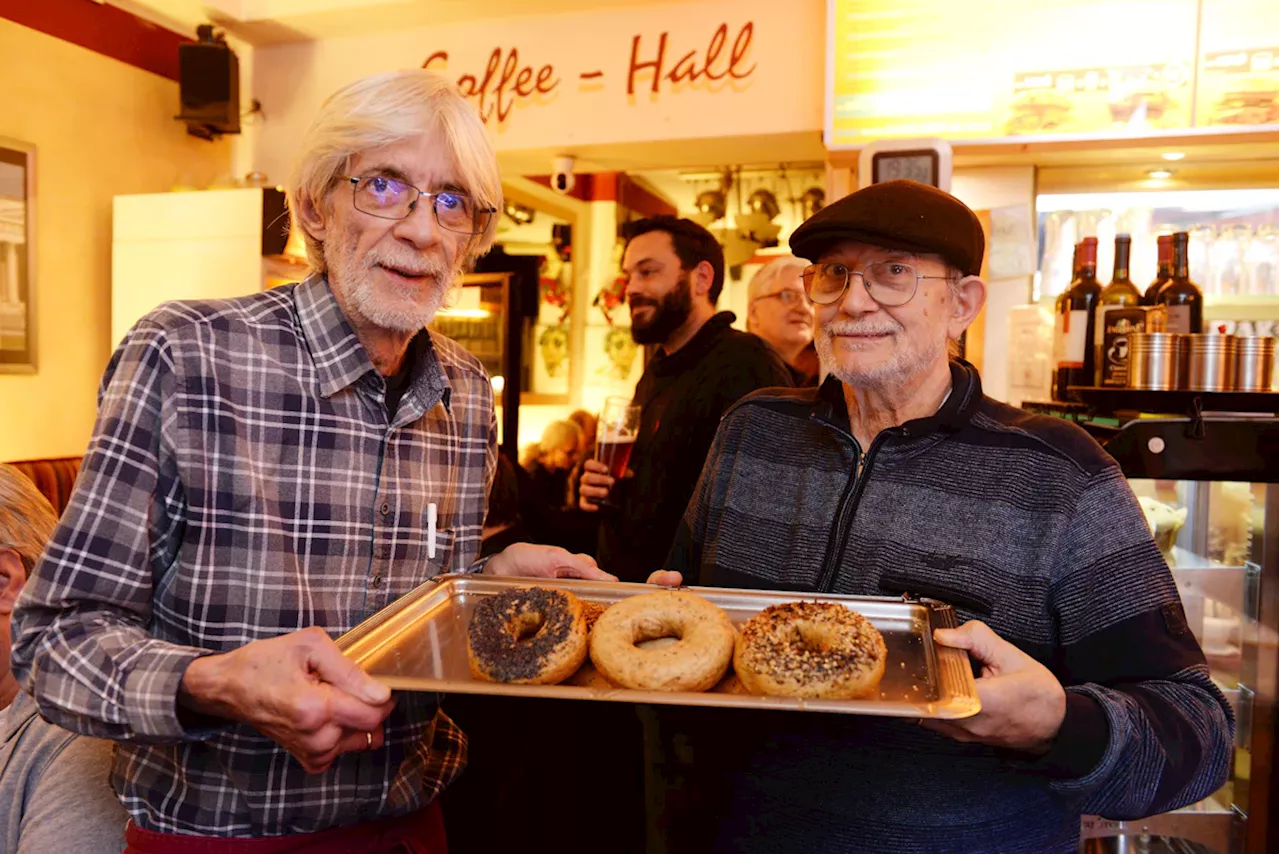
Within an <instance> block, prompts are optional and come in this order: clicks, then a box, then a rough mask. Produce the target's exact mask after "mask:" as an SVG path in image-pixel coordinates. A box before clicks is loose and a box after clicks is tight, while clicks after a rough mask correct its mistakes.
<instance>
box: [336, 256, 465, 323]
mask: <svg viewBox="0 0 1280 854" xmlns="http://www.w3.org/2000/svg"><path fill="white" fill-rule="evenodd" d="M324 255H325V264H326V266H327V267H328V270H329V283H330V286H331V287H333V288H334V289H335V290H337V289H341V291H342V294H343V296H344V297H345V298H346V302H347V305H348V309H349V310H350V311H351V312H352V313H353V314H355V315H356V316H357V317H359V318H362V319H363V320H365V321H367V322H368V323H370V324H371V325H373V326H376V327H378V328H379V329H388V330H392V331H395V332H417V331H418V330H419V329H422V328H424V327H425V326H426V325H427V324H429V323H430V322H431V320H432V319H433V318H434V317H435V315H436V312H437V311H439V310H440V308H441V307H442V306H443V305H444V304H445V298H446V297H447V296H448V295H449V292H450V289H451V288H452V286H453V283H454V282H455V281H456V280H457V278H458V276H459V275H460V274H461V272H462V266H461V264H455V265H454V266H453V267H450V266H449V265H447V264H445V263H444V262H442V261H439V260H437V259H435V258H433V257H430V256H428V257H427V258H417V257H413V256H412V255H401V254H399V253H380V252H377V251H372V252H370V253H368V254H367V255H365V256H364V258H362V259H360V260H358V261H357V260H356V258H355V246H354V244H351V245H348V246H344V247H342V248H340V249H339V248H334V247H333V244H332V242H329V243H326V244H325V247H324ZM379 264H387V265H390V266H402V267H404V268H406V269H414V270H425V271H426V272H427V274H428V275H429V276H431V278H432V279H433V280H434V282H433V284H434V287H433V288H432V289H431V291H430V293H429V295H428V299H427V300H426V302H425V303H419V302H409V303H407V304H404V303H399V304H395V305H391V304H388V303H386V302H384V301H382V300H380V299H379V298H378V292H377V288H376V286H375V285H374V282H373V277H374V275H375V268H376V267H377V266H378V265H379Z"/></svg>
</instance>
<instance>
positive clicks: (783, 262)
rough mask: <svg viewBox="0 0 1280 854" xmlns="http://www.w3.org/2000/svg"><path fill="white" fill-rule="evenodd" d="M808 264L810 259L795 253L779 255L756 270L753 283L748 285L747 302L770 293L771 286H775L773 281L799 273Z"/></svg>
mask: <svg viewBox="0 0 1280 854" xmlns="http://www.w3.org/2000/svg"><path fill="white" fill-rule="evenodd" d="M808 266H809V262H808V261H804V260H802V259H800V258H797V257H796V256H794V255H779V256H778V257H777V258H774V259H773V260H772V261H770V262H769V263H768V264H765V265H764V266H763V267H761V268H760V269H759V270H756V274H755V275H754V276H752V277H751V284H749V285H747V302H748V303H751V302H755V301H756V300H757V299H759V298H760V297H762V296H764V295H765V294H766V293H768V291H769V288H771V287H773V283H774V282H776V281H778V280H779V279H781V278H782V277H783V276H785V275H788V274H789V273H792V272H794V273H796V274H797V275H798V274H799V273H800V272H801V271H802V270H804V268H805V267H808Z"/></svg>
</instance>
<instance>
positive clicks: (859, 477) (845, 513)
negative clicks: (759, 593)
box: [818, 430, 889, 593]
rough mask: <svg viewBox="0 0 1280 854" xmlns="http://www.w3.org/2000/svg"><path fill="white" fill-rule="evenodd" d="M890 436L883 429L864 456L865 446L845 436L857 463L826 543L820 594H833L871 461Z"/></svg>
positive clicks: (820, 579)
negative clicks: (854, 450) (887, 436)
mask: <svg viewBox="0 0 1280 854" xmlns="http://www.w3.org/2000/svg"><path fill="white" fill-rule="evenodd" d="M841 432H843V431H841ZM888 433H889V431H888V430H883V431H881V432H880V435H878V436H876V437H875V438H874V439H872V440H871V447H870V448H868V449H867V452H866V453H865V454H864V453H862V446H861V445H859V444H858V440H857V439H854V438H853V435H852V434H851V433H845V435H846V436H848V437H849V438H850V439H851V440H852V441H853V446H854V448H856V449H857V450H858V460H857V462H856V463H854V466H853V472H852V473H851V474H850V476H849V482H848V483H846V484H845V487H844V493H843V494H842V495H841V496H840V504H839V505H837V507H836V517H835V522H834V523H833V525H832V527H831V537H830V538H829V539H828V540H827V553H826V556H825V557H824V558H823V560H822V574H821V575H819V576H818V592H819V593H830V592H832V588H833V587H834V586H835V583H836V575H837V573H838V572H839V569H840V564H841V562H842V561H843V560H844V552H845V547H846V545H847V544H848V542H849V531H850V529H851V528H852V527H853V517H854V514H855V513H857V511H858V502H859V501H860V500H861V499H862V492H863V489H864V488H865V486H866V482H867V475H868V474H869V473H870V471H871V463H872V460H873V459H874V457H875V453H876V450H877V449H878V448H879V447H880V445H881V444H882V443H883V442H884V438H885V436H886V434H888Z"/></svg>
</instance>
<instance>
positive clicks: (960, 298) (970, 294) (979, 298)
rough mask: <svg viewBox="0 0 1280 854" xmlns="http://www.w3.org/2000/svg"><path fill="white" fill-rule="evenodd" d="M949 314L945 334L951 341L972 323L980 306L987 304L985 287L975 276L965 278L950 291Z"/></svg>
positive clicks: (956, 338)
mask: <svg viewBox="0 0 1280 854" xmlns="http://www.w3.org/2000/svg"><path fill="white" fill-rule="evenodd" d="M951 292H952V298H951V313H950V317H948V318H947V334H948V337H950V338H951V339H952V340H955V341H958V340H960V336H961V335H963V334H964V331H965V330H966V329H968V328H969V324H971V323H973V321H974V318H976V317H977V316H978V312H980V311H982V306H983V305H985V304H986V302H987V286H986V284H985V283H984V282H983V281H982V279H979V278H978V277H977V276H965V277H964V278H963V279H961V280H960V281H959V282H958V283H957V284H956V285H955V286H954V287H952V289H951Z"/></svg>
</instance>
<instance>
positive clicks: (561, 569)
mask: <svg viewBox="0 0 1280 854" xmlns="http://www.w3.org/2000/svg"><path fill="white" fill-rule="evenodd" d="M557 557H558V558H559V560H558V565H557V566H556V570H555V573H556V574H555V577H556V578H586V579H588V580H591V581H617V580H618V579H617V577H616V576H613V575H610V574H609V573H607V572H605V571H604V570H602V569H601V568H600V567H598V566H597V565H596V559H595V558H593V557H592V556H591V555H584V554H570V553H569V552H567V551H562V552H561V554H559V555H557Z"/></svg>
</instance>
